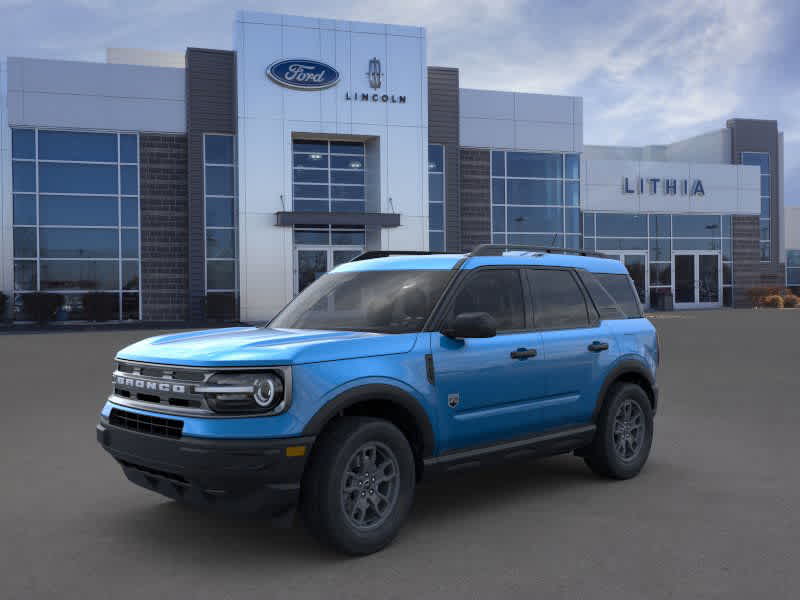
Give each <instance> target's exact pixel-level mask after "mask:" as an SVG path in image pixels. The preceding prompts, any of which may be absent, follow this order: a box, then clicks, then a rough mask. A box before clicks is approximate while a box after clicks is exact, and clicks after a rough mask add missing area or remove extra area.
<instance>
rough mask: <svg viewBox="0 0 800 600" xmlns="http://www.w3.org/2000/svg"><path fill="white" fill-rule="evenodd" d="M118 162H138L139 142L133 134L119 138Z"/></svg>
mask: <svg viewBox="0 0 800 600" xmlns="http://www.w3.org/2000/svg"><path fill="white" fill-rule="evenodd" d="M119 162H123V163H138V162H139V140H138V138H137V137H136V135H135V134H122V135H120V136H119Z"/></svg>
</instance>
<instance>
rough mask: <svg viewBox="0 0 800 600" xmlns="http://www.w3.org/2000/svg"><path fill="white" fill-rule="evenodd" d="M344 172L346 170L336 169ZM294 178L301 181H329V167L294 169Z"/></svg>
mask: <svg viewBox="0 0 800 600" xmlns="http://www.w3.org/2000/svg"><path fill="white" fill-rule="evenodd" d="M336 172H337V173H344V171H336ZM294 180H295V182H299V183H328V170H327V169H297V168H296V169H294Z"/></svg>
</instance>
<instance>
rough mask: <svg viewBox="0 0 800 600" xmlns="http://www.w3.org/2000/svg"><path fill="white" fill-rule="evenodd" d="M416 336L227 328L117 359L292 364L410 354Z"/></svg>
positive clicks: (167, 338)
mask: <svg viewBox="0 0 800 600" xmlns="http://www.w3.org/2000/svg"><path fill="white" fill-rule="evenodd" d="M416 338H417V334H415V333H411V334H399V335H389V334H380V333H367V332H358V331H310V330H299V329H265V328H263V327H230V328H226V329H208V330H204V331H190V332H186V333H175V334H170V335H161V336H158V337H152V338H148V339H146V340H142V341H140V342H136V343H135V344H132V345H130V346H128V347H126V348H123V349H122V350H120V351H119V353H118V354H117V358H120V359H126V360H135V361H141V362H149V363H158V364H174V365H184V366H198V367H204V366H208V367H231V366H235V367H240V366H269V365H291V364H302V363H310V362H323V361H331V360H344V359H350V358H363V357H367V356H380V355H386V354H399V353H402V352H409V351H410V350H411V348H412V347H413V346H414V342H415V340H416Z"/></svg>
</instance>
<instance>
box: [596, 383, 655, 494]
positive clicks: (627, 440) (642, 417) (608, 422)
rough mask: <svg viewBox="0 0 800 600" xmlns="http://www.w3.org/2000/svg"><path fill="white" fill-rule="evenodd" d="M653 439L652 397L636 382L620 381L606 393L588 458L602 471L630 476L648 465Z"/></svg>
mask: <svg viewBox="0 0 800 600" xmlns="http://www.w3.org/2000/svg"><path fill="white" fill-rule="evenodd" d="M652 443H653V410H652V407H651V406H650V398H649V397H648V396H647V393H646V392H645V391H644V390H643V389H642V388H641V387H639V386H638V385H636V384H634V383H617V384H615V385H614V386H612V387H611V389H610V390H609V392H608V395H607V396H606V401H605V403H604V404H603V408H602V410H601V411H600V416H599V418H598V421H597V433H596V434H595V438H594V441H593V442H592V444H591V445H590V446H589V447H588V448H587V449H586V450H587V451H586V453H585V455H584V460H585V461H586V464H587V465H588V466H589V468H590V469H591V470H592V471H594V472H595V473H597V474H598V475H602V476H603V477H611V478H613V479H630V478H631V477H635V476H636V475H638V474H639V471H641V470H642V467H644V464H645V462H647V457H648V456H649V455H650V446H651V444H652Z"/></svg>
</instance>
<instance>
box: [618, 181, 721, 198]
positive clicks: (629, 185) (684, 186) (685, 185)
mask: <svg viewBox="0 0 800 600" xmlns="http://www.w3.org/2000/svg"><path fill="white" fill-rule="evenodd" d="M645 189H646V190H647V193H648V194H657V193H658V192H659V191H660V192H661V193H662V194H664V195H666V196H675V195H676V194H680V195H681V196H705V195H706V191H705V189H703V182H702V181H701V180H700V179H691V180H690V179H670V178H664V179H661V178H660V177H623V178H622V193H623V194H637V195H640V196H641V195H642V194H644V193H645Z"/></svg>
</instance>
